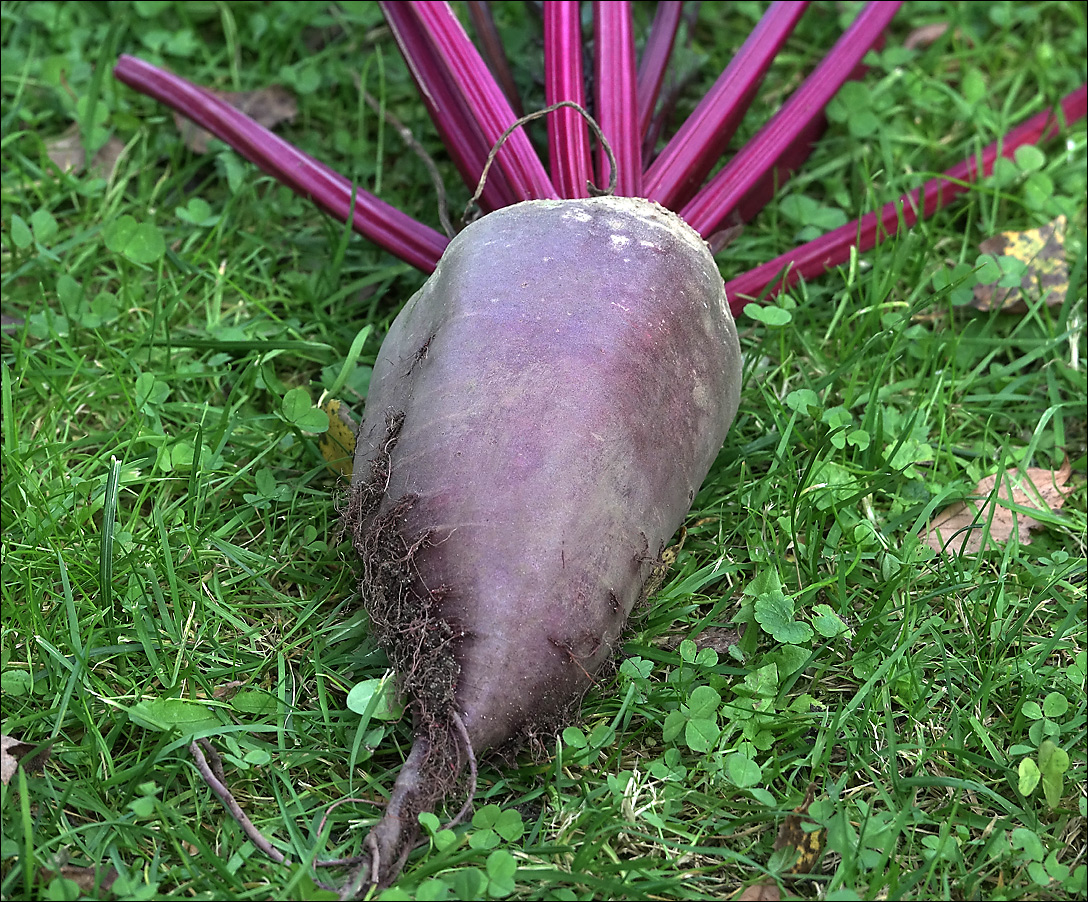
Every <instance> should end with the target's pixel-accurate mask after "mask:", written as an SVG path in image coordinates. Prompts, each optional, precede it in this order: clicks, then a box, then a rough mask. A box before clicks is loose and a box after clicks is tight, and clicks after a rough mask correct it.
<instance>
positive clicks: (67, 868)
mask: <svg viewBox="0 0 1088 902" xmlns="http://www.w3.org/2000/svg"><path fill="white" fill-rule="evenodd" d="M118 876H119V875H118V873H117V868H115V867H113V866H112V865H111V866H110V867H108V868H105V869H104V870H103V871H102V872H101V874H99V870H98V868H93V867H89V868H85V867H77V866H75V865H72V864H66V865H64V867H62V868H60V869H59V870H56V871H49V870H46V869H44V868H43V869H42V877H43V878H44V879H45V880H46V882H48V881H50V880H52V879H54V878H55V877H63V878H64V879H65V880H71V881H72V882H73V883H74V884H75V885H76V886H78V887H79V891H80V893H82V894H83V895H84V896H93V895H94V894H95V892H96V891H97V892H103V891H105V892H109V889H110V887H111V886H113V882H114V881H115V880H116V879H117V878H118Z"/></svg>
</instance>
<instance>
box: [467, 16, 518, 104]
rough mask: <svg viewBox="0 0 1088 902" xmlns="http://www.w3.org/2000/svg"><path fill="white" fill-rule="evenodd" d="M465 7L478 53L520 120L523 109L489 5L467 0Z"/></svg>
mask: <svg viewBox="0 0 1088 902" xmlns="http://www.w3.org/2000/svg"><path fill="white" fill-rule="evenodd" d="M466 5H467V6H468V17H469V18H470V19H471V20H472V27H473V28H474V29H475V31H476V37H477V38H478V39H479V41H480V52H481V53H482V54H483V57H484V59H485V60H486V61H487V65H488V68H490V69H491V71H492V73H493V74H494V75H495V80H496V81H498V83H499V84H500V85H501V86H502V92H503V94H505V95H506V99H507V100H509V101H510V107H511V109H513V111H514V114H515V115H517V116H518V117H519V118H520V117H521V116H524V115H525V109H524V107H523V106H522V105H521V96H520V95H519V94H518V86H517V83H516V82H515V81H514V73H513V72H511V71H510V61H509V60H508V59H507V58H506V51H505V50H503V46H502V38H501V37H500V35H499V29H498V28H497V27H496V26H495V17H494V16H492V15H491V4H490V3H486V2H484V0H468V3H467V4H466Z"/></svg>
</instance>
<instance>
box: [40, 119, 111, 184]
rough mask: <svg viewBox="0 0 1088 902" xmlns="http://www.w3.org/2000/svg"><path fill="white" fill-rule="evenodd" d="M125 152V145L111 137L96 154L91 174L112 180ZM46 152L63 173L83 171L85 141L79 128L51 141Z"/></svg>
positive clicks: (73, 128) (46, 146)
mask: <svg viewBox="0 0 1088 902" xmlns="http://www.w3.org/2000/svg"><path fill="white" fill-rule="evenodd" d="M124 150H125V145H124V144H122V143H121V142H120V141H119V140H118V139H117V138H115V137H113V136H112V135H111V136H110V137H109V138H108V139H107V141H106V143H105V144H103V145H102V146H101V147H100V148H98V150H97V151H96V152H95V155H94V158H93V159H92V160H91V166H90V169H91V172H92V173H94V174H95V175H97V176H100V177H101V178H104V179H110V178H112V177H113V173H114V170H116V169H117V161H118V160H119V159H120V158H121V154H122V153H123V152H124ZM45 152H46V153H47V154H48V155H49V159H50V160H52V161H53V163H54V164H56V167H57V168H58V169H59V170H60V171H61V172H76V173H78V172H82V171H83V163H84V154H83V140H82V138H81V137H80V134H79V128H78V127H77V126H74V125H73V126H72V127H71V128H70V129H68V131H66V132H65V133H64V134H63V135H61V136H60V137H57V138H54V139H53V140H51V141H49V142H48V143H47V144H46V145H45Z"/></svg>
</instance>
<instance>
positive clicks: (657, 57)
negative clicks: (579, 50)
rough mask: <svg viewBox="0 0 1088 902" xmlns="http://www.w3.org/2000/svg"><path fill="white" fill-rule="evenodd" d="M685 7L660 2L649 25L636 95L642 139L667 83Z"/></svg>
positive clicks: (678, 0) (674, 0)
mask: <svg viewBox="0 0 1088 902" xmlns="http://www.w3.org/2000/svg"><path fill="white" fill-rule="evenodd" d="M683 9H684V4H683V3H682V2H681V0H661V2H660V3H658V4H657V12H655V13H654V21H653V22H652V23H651V25H650V34H649V36H648V37H647V38H646V47H645V48H644V49H643V51H642V59H640V60H639V64H638V77H637V79H636V80H635V84H636V88H635V93H636V95H637V96H638V133H639V136H640V137H642V138H645V137H646V133H647V132H649V130H650V120H651V119H653V115H654V107H655V106H657V97H658V94H659V93H660V91H661V82H662V81H664V79H665V70H666V69H667V68H668V66H669V58H670V57H671V56H672V48H673V44H674V43H675V42H676V32H677V29H679V27H680V14H681V12H683Z"/></svg>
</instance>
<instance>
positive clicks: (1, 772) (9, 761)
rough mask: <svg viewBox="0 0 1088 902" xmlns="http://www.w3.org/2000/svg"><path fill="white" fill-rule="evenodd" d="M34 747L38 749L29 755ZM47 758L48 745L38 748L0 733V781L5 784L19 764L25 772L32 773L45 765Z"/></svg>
mask: <svg viewBox="0 0 1088 902" xmlns="http://www.w3.org/2000/svg"><path fill="white" fill-rule="evenodd" d="M35 749H38V751H37V752H36V753H35V754H33V755H31V754H30V753H31V752H34V750H35ZM48 760H49V746H48V745H47V746H44V747H41V748H39V747H38V746H36V745H33V744H31V743H29V742H23V741H22V740H21V739H16V738H15V737H14V736H8V735H6V734H4V735H0V783H2V784H3V785H4V786H7V785H8V784H9V783H10V782H11V778H12V777H14V776H15V769H16V768H17V767H19V765H20V764H21V765H22V767H23V770H25V771H26V772H27V773H34V772H36V771H39V770H41V769H42V767H44V766H45V762H46V761H48Z"/></svg>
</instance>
